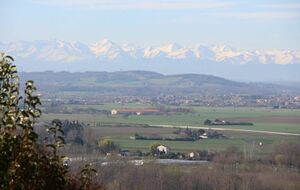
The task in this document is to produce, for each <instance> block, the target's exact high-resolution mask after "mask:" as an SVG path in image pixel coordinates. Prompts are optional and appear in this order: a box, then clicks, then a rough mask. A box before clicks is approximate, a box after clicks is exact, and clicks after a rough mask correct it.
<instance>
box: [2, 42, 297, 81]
mask: <svg viewBox="0 0 300 190" xmlns="http://www.w3.org/2000/svg"><path fill="white" fill-rule="evenodd" d="M1 51H2V52H5V53H6V54H8V55H11V56H13V57H14V58H15V60H16V61H15V64H16V65H17V67H18V69H19V70H20V71H48V70H52V71H73V72H74V71H76V72H78V71H79V72H83V71H120V70H145V71H154V72H159V73H164V74H180V73H198V74H210V75H216V76H220V77H225V78H227V79H232V80H246V81H300V74H299V73H300V50H298V51H291V50H279V49H272V50H248V51H242V50H238V49H235V48H232V47H230V46H226V45H195V46H191V47H185V46H182V45H179V44H177V43H169V44H164V45H161V46H152V47H140V46H137V45H134V44H123V45H119V44H116V43H114V42H112V41H110V40H108V39H103V40H101V41H99V42H97V43H94V44H91V45H87V44H84V43H81V42H77V41H73V42H66V41H61V40H39V41H31V42H26V41H18V42H11V43H1V42H0V52H1Z"/></svg>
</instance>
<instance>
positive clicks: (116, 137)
mask: <svg viewBox="0 0 300 190" xmlns="http://www.w3.org/2000/svg"><path fill="white" fill-rule="evenodd" d="M75 107H80V108H90V107H92V108H95V109H99V110H111V109H113V108H121V107H123V108H125V107H126V108H133V107H140V108H142V107H150V105H143V104H125V105H120V104H105V105H70V106H69V105H68V108H69V109H72V108H75ZM193 109H194V110H195V112H194V113H188V114H184V113H176V114H169V115H140V116H137V115H130V116H129V117H124V116H122V115H116V116H111V115H108V116H107V115H104V114H102V115H101V114H60V113H58V114H43V116H42V120H47V121H50V120H52V119H61V120H65V119H68V120H79V121H82V122H86V123H90V124H91V125H92V126H93V125H95V124H96V123H100V124H101V123H103V124H104V123H127V124H134V123H138V124H149V125H159V124H166V125H175V126H179V125H180V126H196V127H197V126H198V127H207V126H204V125H203V122H204V120H205V119H211V120H213V119H216V118H249V119H254V120H255V119H256V118H258V117H265V116H266V117H269V116H272V117H274V116H276V117H281V118H283V119H284V118H285V117H292V118H298V117H300V110H287V109H279V110H274V109H270V108H230V107H228V108H211V107H193ZM297 121H298V120H297ZM297 121H296V122H295V121H293V122H291V121H289V120H288V119H287V120H286V121H282V122H281V121H280V122H278V121H272V120H270V121H268V122H266V121H263V122H262V121H258V122H254V125H253V126H220V127H222V128H234V129H248V130H262V131H273V132H288V133H300V123H298V122H297ZM213 127H217V126H213ZM93 130H94V133H95V134H97V135H98V136H99V138H110V139H112V140H113V141H114V142H116V143H117V144H119V145H120V147H121V148H123V149H134V150H143V151H146V150H148V149H149V147H150V145H151V144H152V143H153V142H154V141H151V140H132V139H130V138H129V137H130V136H132V135H133V134H134V133H135V132H138V133H139V134H154V133H157V134H160V135H164V134H165V135H168V134H169V135H170V134H172V132H173V131H174V130H175V129H173V128H172V127H170V128H141V127H131V128H130V127H101V125H100V127H93ZM222 133H224V134H225V135H226V136H227V137H229V138H228V139H208V140H199V141H196V142H181V141H180V142H179V141H177V142H175V141H158V142H161V143H162V144H165V145H167V146H169V147H170V148H171V149H172V150H173V151H183V152H186V151H192V150H203V149H206V150H212V151H217V150H224V149H226V148H228V147H230V146H236V147H238V148H239V149H240V150H241V151H243V150H245V149H248V148H249V147H252V148H253V147H255V150H256V151H261V152H263V153H267V152H270V151H271V150H272V149H273V148H274V145H276V144H278V143H281V142H285V141H298V140H299V137H296V136H282V135H266V134H259V133H246V132H234V131H226V132H222ZM155 142H157V141H155ZM259 142H262V143H263V145H264V146H263V147H258V143H259Z"/></svg>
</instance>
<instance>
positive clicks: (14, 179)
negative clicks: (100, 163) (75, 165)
mask: <svg viewBox="0 0 300 190" xmlns="http://www.w3.org/2000/svg"><path fill="white" fill-rule="evenodd" d="M12 62H13V58H12V57H10V56H4V55H3V54H0V89H1V94H0V166H1V167H0V189H30V190H35V189H95V188H96V187H92V186H91V180H90V178H91V176H92V175H93V174H94V173H95V171H94V170H92V169H91V166H90V165H86V168H85V169H83V170H82V179H83V180H82V181H83V184H77V183H78V180H76V179H73V178H71V177H70V176H69V175H68V167H67V166H64V165H63V160H64V156H60V155H59V154H58V150H59V148H60V147H62V146H63V144H64V139H63V137H62V134H63V131H62V129H61V126H62V124H61V122H60V121H59V120H54V121H53V122H52V125H51V126H47V127H48V128H47V131H48V134H49V136H48V137H47V138H46V139H45V140H44V144H42V145H40V144H38V143H37V139H38V135H37V133H36V132H35V131H34V126H35V123H36V122H37V119H38V118H39V117H40V115H41V110H40V109H39V108H38V106H39V105H40V104H41V102H40V99H39V97H38V96H37V95H35V94H34V91H35V90H36V87H35V86H34V82H33V81H27V82H26V85H25V94H24V97H23V98H22V97H21V96H20V93H19V92H20V85H19V77H18V74H17V69H16V66H15V65H13V64H12ZM22 99H23V100H22ZM21 100H22V101H21ZM98 188H100V187H98Z"/></svg>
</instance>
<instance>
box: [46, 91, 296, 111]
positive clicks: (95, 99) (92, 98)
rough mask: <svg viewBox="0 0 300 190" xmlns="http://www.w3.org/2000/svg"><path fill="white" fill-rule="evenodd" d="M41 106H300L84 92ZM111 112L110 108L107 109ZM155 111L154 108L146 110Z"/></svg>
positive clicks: (287, 101) (270, 99)
mask: <svg viewBox="0 0 300 190" xmlns="http://www.w3.org/2000/svg"><path fill="white" fill-rule="evenodd" d="M42 99H43V102H44V104H43V105H44V106H46V107H47V108H49V109H51V107H53V108H55V109H59V108H62V106H63V105H70V104H71V105H72V104H74V105H101V104H106V103H114V104H120V105H122V104H128V103H135V104H144V105H145V104H149V105H152V106H153V107H159V106H163V105H168V106H207V107H269V108H273V109H300V96H290V95H286V96H267V95H264V96H262V95H260V96H258V95H257V96H255V95H225V94H224V95H222V96H221V95H216V96H205V95H198V96H175V95H161V96H158V97H151V96H111V95H100V94H99V95H96V94H94V95H91V94H85V95H80V96H76V97H73V98H72V97H70V96H67V97H66V96H63V95H58V94H56V95H47V96H42ZM110 111H111V110H110ZM150 111H152V112H155V110H150Z"/></svg>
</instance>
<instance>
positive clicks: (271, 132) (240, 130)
mask: <svg viewBox="0 0 300 190" xmlns="http://www.w3.org/2000/svg"><path fill="white" fill-rule="evenodd" d="M155 126H158V127H173V128H174V127H177V128H186V127H187V126H180V125H179V126H177V125H155ZM188 127H189V128H194V129H211V130H216V131H237V132H247V133H262V134H271V135H285V136H300V134H299V133H285V132H274V131H259V130H248V129H230V128H214V127H197V126H188Z"/></svg>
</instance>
